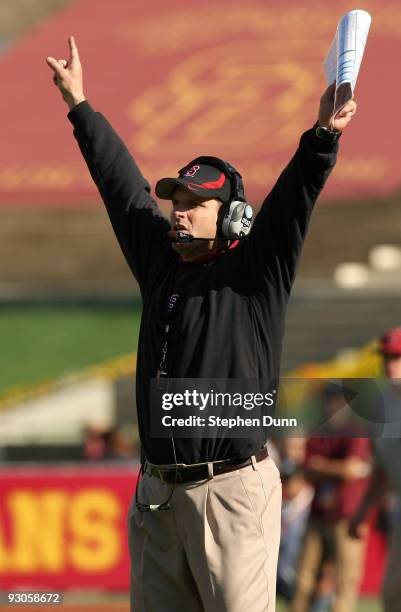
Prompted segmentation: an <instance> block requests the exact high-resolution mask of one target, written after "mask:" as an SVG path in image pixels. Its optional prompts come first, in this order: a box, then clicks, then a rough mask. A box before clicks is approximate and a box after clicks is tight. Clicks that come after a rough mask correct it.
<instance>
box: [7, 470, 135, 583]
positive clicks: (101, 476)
mask: <svg viewBox="0 0 401 612" xmlns="http://www.w3.org/2000/svg"><path fill="white" fill-rule="evenodd" d="M136 478H137V470H136V469H135V468H131V469H127V468H126V467H124V466H119V467H110V468H107V467H104V466H99V467H89V466H88V467H81V466H80V467H79V468H78V467H77V468H53V469H46V468H37V469H34V468H32V469H27V468H21V469H9V470H3V471H2V473H1V476H0V489H1V496H0V589H15V588H16V587H18V585H20V586H23V587H25V588H29V587H32V588H52V589H53V590H55V589H63V588H65V587H74V588H75V587H76V588H80V587H82V588H97V589H98V588H105V589H117V590H127V589H128V588H129V553H128V544H127V528H126V517H127V513H128V508H129V504H130V501H131V498H132V495H133V493H134V489H135V483H136Z"/></svg>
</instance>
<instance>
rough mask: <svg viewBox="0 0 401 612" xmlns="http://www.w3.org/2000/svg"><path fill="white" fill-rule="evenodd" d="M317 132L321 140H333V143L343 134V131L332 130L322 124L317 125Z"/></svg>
mask: <svg viewBox="0 0 401 612" xmlns="http://www.w3.org/2000/svg"><path fill="white" fill-rule="evenodd" d="M315 134H316V136H317V137H318V138H320V139H321V140H325V141H326V142H331V143H332V144H334V143H335V142H337V141H338V139H339V138H340V136H341V132H338V131H337V130H330V128H328V127H324V126H322V125H318V126H317V128H316V130H315Z"/></svg>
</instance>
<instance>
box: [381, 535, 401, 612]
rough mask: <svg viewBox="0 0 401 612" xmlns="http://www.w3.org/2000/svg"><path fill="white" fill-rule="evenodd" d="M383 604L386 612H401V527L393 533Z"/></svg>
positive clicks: (384, 583)
mask: <svg viewBox="0 0 401 612" xmlns="http://www.w3.org/2000/svg"><path fill="white" fill-rule="evenodd" d="M383 604H384V612H401V525H396V526H394V528H393V531H392V532H391V538H390V549H389V553H388V559H387V570H386V575H385V578H384V582H383Z"/></svg>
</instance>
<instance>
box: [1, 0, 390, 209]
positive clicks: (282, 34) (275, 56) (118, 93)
mask: <svg viewBox="0 0 401 612" xmlns="http://www.w3.org/2000/svg"><path fill="white" fill-rule="evenodd" d="M149 6H150V5H149V3H148V2H132V0H118V1H117V2H98V0H80V1H78V2H73V3H71V4H70V5H69V6H68V7H67V8H65V9H64V10H63V11H61V12H60V13H58V14H56V15H55V16H54V17H53V18H51V20H49V21H48V22H46V23H45V24H44V25H43V26H41V27H39V28H37V29H35V30H34V31H33V32H32V33H30V34H29V35H28V36H27V37H26V38H24V39H23V40H22V41H21V42H20V43H19V44H17V45H16V46H15V47H14V48H11V49H10V50H9V51H8V52H7V53H4V54H3V55H2V56H1V59H0V81H1V82H2V83H4V84H5V83H8V84H9V85H8V86H7V87H5V90H4V91H5V92H6V95H3V96H2V97H1V98H0V114H1V116H2V118H3V121H2V142H3V144H4V146H3V147H2V148H1V150H0V206H2V207H6V206H10V205H13V207H15V205H16V204H19V205H20V206H32V205H38V204H40V205H41V206H47V207H58V208H62V207H64V208H65V207H67V208H68V207H72V206H75V207H83V206H88V205H94V204H96V203H98V202H99V196H98V195H97V192H96V190H95V188H94V187H93V185H92V181H91V179H90V177H89V173H88V170H87V168H86V166H85V164H84V162H83V161H82V159H81V154H80V152H79V150H78V147H77V145H76V144H75V142H74V141H73V137H72V126H71V125H70V124H69V122H68V120H67V118H66V113H67V107H66V105H65V104H64V103H63V102H62V100H61V96H60V94H59V92H58V91H57V90H56V89H55V87H54V85H53V84H52V80H51V74H50V70H49V68H48V67H47V65H46V63H45V58H46V56H47V55H53V56H54V57H56V58H63V57H65V56H66V55H67V54H68V51H67V38H68V35H69V34H74V35H75V37H76V41H77V44H78V47H79V50H80V54H81V58H82V62H83V67H84V77H85V93H86V95H87V97H88V99H89V100H90V102H91V103H92V105H93V106H94V107H95V108H96V109H97V110H99V111H101V112H103V113H104V114H105V115H106V116H107V117H108V118H109V119H110V121H111V123H112V124H113V126H114V127H115V128H116V129H117V131H118V132H119V133H120V134H121V135H122V137H123V139H124V140H125V142H126V143H127V145H128V147H129V148H130V150H131V151H132V152H133V153H134V155H135V156H136V158H137V160H138V162H139V164H140V166H141V168H142V170H143V173H144V174H145V176H146V177H147V178H148V179H149V181H150V182H151V184H152V185H154V183H155V181H156V180H157V179H158V178H160V177H162V176H169V175H170V176H171V175H172V176H175V175H176V172H177V170H178V169H179V168H181V167H182V166H183V165H184V164H185V163H186V162H188V161H189V160H190V159H193V158H195V157H196V156H198V155H217V156H220V157H222V158H224V159H228V160H229V161H230V162H231V163H233V164H234V165H235V166H236V167H238V169H239V170H240V172H241V173H242V175H243V178H244V182H245V187H246V189H247V195H248V198H249V200H250V201H251V202H253V203H254V204H256V205H258V204H259V203H260V202H261V200H262V199H263V197H264V196H265V195H266V193H267V192H268V191H269V190H270V189H271V187H272V186H273V184H274V182H275V180H276V178H277V176H278V175H279V173H280V172H281V170H282V169H283V167H284V166H285V164H286V163H287V161H288V160H289V158H290V157H291V155H292V153H293V152H294V150H295V149H296V147H297V143H298V140H299V136H300V134H301V133H302V131H303V130H305V129H307V128H309V127H311V126H312V124H313V123H314V121H315V120H316V117H317V111H318V105H319V98H320V96H321V94H322V93H323V91H324V89H325V79H324V74H323V68H322V64H323V60H324V57H325V55H326V52H327V50H328V48H329V46H330V44H331V41H332V38H333V35H334V32H335V29H336V26H337V23H338V21H339V19H340V17H341V16H342V15H343V14H344V13H345V12H347V11H348V10H350V8H354V7H353V6H351V5H350V3H349V2H348V0H347V1H345V0H339V1H337V2H335V3H332V2H315V1H314V0H313V1H312V0H287V1H286V2H279V1H278V0H276V1H272V2H257V1H248V2H242V3H241V2H237V3H234V4H233V3H232V2H231V1H229V0H220V1H219V2H213V1H212V0H204V2H203V3H202V10H201V12H200V4H199V2H198V1H196V0H187V1H186V2H185V3H182V2H179V1H178V0H171V1H170V2H168V3H167V2H165V1H164V0H154V1H153V2H152V4H151V10H149ZM363 8H364V9H366V10H368V11H369V12H370V13H371V14H372V17H373V20H372V26H371V32H370V35H369V39H368V43H367V48H366V52H365V57H364V60H363V64H362V67H361V71H360V75H359V80H358V84H357V90H356V98H357V100H358V102H359V108H358V112H357V115H356V117H355V118H354V119H353V121H352V125H351V126H350V127H349V128H348V129H347V131H346V133H345V134H344V136H343V137H342V139H341V154H340V158H339V163H338V165H337V167H336V169H335V171H334V173H333V175H332V177H330V180H329V182H328V185H327V187H326V188H325V190H324V192H323V194H322V196H323V197H324V198H341V199H343V198H350V197H352V198H365V197H366V196H369V197H372V196H377V195H388V194H390V193H394V192H395V191H396V190H397V189H398V188H399V186H400V184H401V160H400V147H399V142H400V137H401V126H400V122H399V121H397V118H398V108H399V107H400V105H401V86H400V83H399V80H398V79H397V78H394V58H397V57H399V55H400V49H401V26H400V19H399V14H400V12H399V3H398V2H397V1H395V0H387V1H386V2H382V1H380V0H366V1H365V2H364V6H363ZM27 69H28V72H29V78H28V77H27V76H26V75H27ZM16 75H25V76H24V77H22V78H16ZM383 109H385V115H383Z"/></svg>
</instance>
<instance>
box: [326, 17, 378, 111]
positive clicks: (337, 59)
mask: <svg viewBox="0 0 401 612" xmlns="http://www.w3.org/2000/svg"><path fill="white" fill-rule="evenodd" d="M371 21H372V18H371V16H370V15H369V13H367V12H366V11H362V10H356V11H350V12H349V13H347V14H346V15H344V16H343V17H342V18H341V20H340V22H339V24H338V26H337V31H336V35H335V37H334V40H333V42H332V44H331V47H330V49H329V52H328V54H327V57H326V59H325V62H324V71H325V73H326V79H327V82H328V84H329V85H331V83H333V82H334V81H337V83H336V96H335V100H334V112H333V114H334V116H335V115H337V114H338V112H339V111H340V110H341V109H342V108H343V106H344V105H345V104H346V103H347V102H348V101H349V100H351V98H352V96H353V94H354V89H355V85H356V81H357V78H358V73H359V69H360V67H361V63H362V57H363V53H364V51H365V45H366V41H367V38H368V33H369V28H370V23H371Z"/></svg>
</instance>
